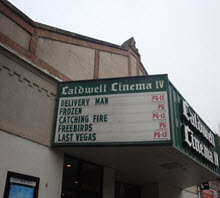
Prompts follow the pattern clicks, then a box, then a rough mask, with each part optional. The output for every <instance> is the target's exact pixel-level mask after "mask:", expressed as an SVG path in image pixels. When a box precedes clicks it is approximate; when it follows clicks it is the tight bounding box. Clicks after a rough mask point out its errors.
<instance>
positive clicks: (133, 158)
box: [57, 146, 218, 188]
mask: <svg viewBox="0 0 220 198" xmlns="http://www.w3.org/2000/svg"><path fill="white" fill-rule="evenodd" d="M57 150H62V151H64V153H66V154H69V155H73V156H74V157H78V158H80V159H83V160H87V161H91V162H94V163H97V164H100V165H104V166H107V167H110V168H113V169H115V171H116V179H117V180H118V181H123V182H128V183H136V184H140V185H145V184H147V183H149V182H158V183H168V184H170V185H173V186H176V187H179V188H186V187H190V186H193V185H197V184H201V183H203V182H207V181H211V180H214V179H216V178H218V175H217V174H215V173H214V172H212V171H210V170H209V169H207V168H205V167H204V166H202V165H200V164H199V163H197V162H196V161H195V160H193V159H191V158H189V157H188V156H186V155H185V154H184V153H182V152H181V151H179V150H177V149H176V148H174V147H172V146H120V147H115V146H114V147H111V146H110V147H109V146H107V147H71V148H68V147H65V148H57Z"/></svg>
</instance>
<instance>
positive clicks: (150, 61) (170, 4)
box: [10, 0, 220, 131]
mask: <svg viewBox="0 0 220 198" xmlns="http://www.w3.org/2000/svg"><path fill="white" fill-rule="evenodd" d="M10 2H11V3H12V4H14V5H15V6H16V7H17V8H18V9H20V10H21V11H22V12H24V13H25V14H26V15H27V16H28V17H30V18H31V19H32V20H34V21H36V22H40V23H43V24H47V25H50V26H54V27H58V28H61V29H65V30H68V31H71V32H75V33H78V34H82V35H85V36H89V37H93V38H96V39H99V40H104V41H107V42H110V43H115V44H118V45H121V44H122V43H123V42H124V41H126V40H127V39H129V38H130V37H132V36H133V37H134V39H135V41H136V46H137V48H138V49H139V52H140V54H141V60H142V63H143V65H144V66H145V68H146V70H147V71H148V72H149V74H168V76H169V79H170V81H171V82H172V83H173V84H174V85H175V87H176V88H177V89H178V90H179V91H180V93H181V94H182V95H183V96H184V97H185V99H186V100H187V101H188V103H189V104H190V105H191V106H192V107H193V108H194V110H195V111H196V112H197V113H198V114H199V115H200V117H201V118H202V119H203V120H204V121H205V123H206V124H207V125H208V126H209V127H210V128H211V129H212V130H213V131H217V130H218V123H220V115H219V114H220V89H219V85H220V0H136V1H133V0H132V1H131V0H111V1H110V0H108V1H107V0H80V1H76V0H63V1H60V0H59V1H58V0H38V1H36V0H35V1H34V0H10Z"/></svg>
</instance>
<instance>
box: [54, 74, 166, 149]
mask: <svg viewBox="0 0 220 198" xmlns="http://www.w3.org/2000/svg"><path fill="white" fill-rule="evenodd" d="M165 77H166V76H162V77H161V76H159V77H158V76H157V77H151V78H135V79H132V80H131V78H122V79H112V80H110V81H109V80H100V81H93V82H92V83H91V82H90V81H84V82H72V84H71V83H63V84H62V86H61V87H60V89H59V94H60V98H59V104H58V110H57V120H56V127H55V128H56V129H55V139H54V142H55V144H72V145H73V144H77V143H80V144H94V143H96V144H97V143H98V144H103V143H105V144H109V143H110V144H111V143H118V144H120V143H128V144H129V143H144V142H147V141H160V142H163V141H168V140H170V130H169V112H168V98H167V91H166V82H165V79H166V78H165Z"/></svg>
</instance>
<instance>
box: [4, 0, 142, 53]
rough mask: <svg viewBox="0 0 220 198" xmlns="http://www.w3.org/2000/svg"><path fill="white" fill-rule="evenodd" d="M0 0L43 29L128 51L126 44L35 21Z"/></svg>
mask: <svg viewBox="0 0 220 198" xmlns="http://www.w3.org/2000/svg"><path fill="white" fill-rule="evenodd" d="M0 2H2V3H4V4H5V5H6V6H7V7H8V8H10V9H11V10H13V11H14V12H15V13H16V14H17V15H19V16H20V17H21V18H23V19H24V20H25V21H26V22H28V23H29V24H31V25H32V26H33V27H36V28H39V29H43V30H47V31H51V32H56V33H59V34H63V35H66V36H70V37H74V38H77V39H80V40H85V41H90V42H93V43H97V44H101V45H105V46H109V47H113V48H118V49H121V50H125V51H127V48H126V47H124V46H121V45H117V44H113V43H109V42H106V41H102V40H99V39H95V38H92V37H88V36H84V35H81V34H78V33H75V32H70V31H67V30H63V29H60V28H57V27H53V26H50V25H46V24H42V23H39V22H35V21H33V20H32V19H31V18H29V17H28V16H27V15H26V14H24V13H23V12H22V11H20V10H19V9H18V8H16V7H15V6H14V5H13V4H12V3H10V2H9V1H7V0H0ZM137 55H139V54H137Z"/></svg>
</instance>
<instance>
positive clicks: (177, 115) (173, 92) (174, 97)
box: [168, 81, 220, 174]
mask: <svg viewBox="0 0 220 198" xmlns="http://www.w3.org/2000/svg"><path fill="white" fill-rule="evenodd" d="M168 84H169V85H168V86H169V88H168V90H169V91H168V92H169V104H170V106H169V112H170V120H171V122H170V127H171V131H172V132H173V134H174V139H173V145H174V147H176V148H177V149H179V150H181V151H183V152H184V153H185V154H186V155H187V156H189V157H191V158H192V159H194V160H195V161H197V162H198V163H200V164H202V165H203V166H205V167H207V168H208V169H210V170H212V171H213V172H215V173H218V174H219V173H220V169H219V137H218V136H217V135H216V134H214V133H213V132H212V131H211V130H210V128H209V127H208V126H207V125H206V124H205V122H204V121H203V120H202V119H201V118H200V117H199V115H198V114H197V113H196V112H195V111H194V110H193V108H192V107H191V106H190V105H189V104H188V103H187V101H186V100H185V99H184V98H183V97H182V95H181V94H180V93H179V92H178V91H177V89H176V88H175V87H174V86H173V85H172V83H171V82H170V81H169V83H168Z"/></svg>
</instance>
